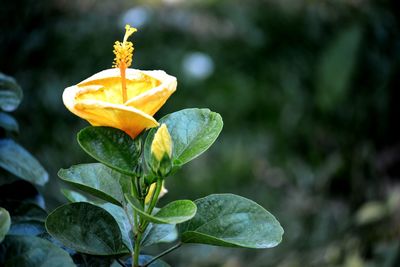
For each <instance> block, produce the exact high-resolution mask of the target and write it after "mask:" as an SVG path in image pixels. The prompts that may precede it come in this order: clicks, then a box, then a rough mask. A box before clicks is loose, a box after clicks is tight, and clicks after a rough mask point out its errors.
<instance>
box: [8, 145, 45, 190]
mask: <svg viewBox="0 0 400 267" xmlns="http://www.w3.org/2000/svg"><path fill="white" fill-rule="evenodd" d="M0 167H2V168H3V169H5V170H7V171H9V172H11V173H12V174H14V175H15V176H18V177H19V178H22V179H24V180H27V181H29V182H32V183H35V184H37V185H44V184H45V183H47V181H48V179H49V176H48V174H47V172H46V171H45V170H44V169H43V167H42V165H40V163H39V162H38V161H37V160H36V159H35V158H34V157H33V156H32V155H31V154H30V153H29V152H28V151H26V150H25V149H24V148H23V147H21V146H20V145H18V144H17V143H15V142H14V141H13V140H11V139H1V140H0Z"/></svg>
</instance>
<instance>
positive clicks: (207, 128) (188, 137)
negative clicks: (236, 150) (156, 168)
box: [144, 108, 223, 166]
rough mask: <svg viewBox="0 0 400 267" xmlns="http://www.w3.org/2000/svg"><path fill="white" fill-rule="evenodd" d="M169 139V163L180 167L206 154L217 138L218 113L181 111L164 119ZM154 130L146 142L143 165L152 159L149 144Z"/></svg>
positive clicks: (194, 110)
mask: <svg viewBox="0 0 400 267" xmlns="http://www.w3.org/2000/svg"><path fill="white" fill-rule="evenodd" d="M159 123H160V124H162V123H165V124H166V125H167V127H168V131H169V133H170V135H171V137H172V143H173V149H172V160H173V163H174V165H175V166H181V165H183V164H185V163H187V162H189V161H191V160H192V159H194V158H196V157H197V156H199V155H200V154H202V153H203V152H204V151H206V150H207V149H208V148H209V147H210V146H211V145H212V144H213V143H214V141H215V140H216V139H217V137H218V135H219V133H220V132H221V130H222V126H223V122H222V118H221V116H220V115H219V114H218V113H215V112H211V111H210V110H209V109H197V108H193V109H184V110H180V111H177V112H174V113H171V114H169V115H167V116H165V117H163V118H162V119H161V120H160V121H159ZM156 131H157V128H153V129H151V130H150V132H149V134H148V136H147V138H146V142H145V146H144V149H145V158H146V162H150V159H151V143H152V142H153V138H154V135H155V133H156Z"/></svg>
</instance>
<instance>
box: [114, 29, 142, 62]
mask: <svg viewBox="0 0 400 267" xmlns="http://www.w3.org/2000/svg"><path fill="white" fill-rule="evenodd" d="M136 31H137V29H136V28H133V27H131V26H129V25H126V26H125V35H124V39H123V41H122V42H119V41H116V42H115V44H114V51H113V52H114V54H115V59H114V62H113V67H114V68H122V69H124V68H127V67H129V66H130V65H131V64H132V56H133V50H134V48H133V44H132V42H128V38H129V36H131V35H132V34H133V33H134V32H136Z"/></svg>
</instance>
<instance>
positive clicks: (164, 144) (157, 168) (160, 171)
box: [150, 124, 172, 177]
mask: <svg viewBox="0 0 400 267" xmlns="http://www.w3.org/2000/svg"><path fill="white" fill-rule="evenodd" d="M171 158H172V139H171V135H170V134H169V132H168V128H167V126H166V125H165V124H162V125H161V126H160V127H159V128H158V129H157V132H156V134H155V135H154V139H153V143H152V144H151V160H150V168H151V170H152V171H153V173H155V174H156V175H158V176H161V177H165V176H167V175H168V174H169V173H170V171H171V168H172V159H171Z"/></svg>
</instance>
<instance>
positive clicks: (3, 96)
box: [0, 73, 22, 111]
mask: <svg viewBox="0 0 400 267" xmlns="http://www.w3.org/2000/svg"><path fill="white" fill-rule="evenodd" d="M21 100H22V90H21V87H19V85H18V84H17V82H16V81H15V80H14V78H12V77H10V76H7V75H4V74H3V73H0V108H1V109H2V110H4V111H13V110H15V109H16V108H17V107H18V106H19V104H20V103H21Z"/></svg>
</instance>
